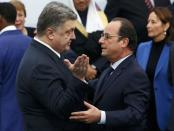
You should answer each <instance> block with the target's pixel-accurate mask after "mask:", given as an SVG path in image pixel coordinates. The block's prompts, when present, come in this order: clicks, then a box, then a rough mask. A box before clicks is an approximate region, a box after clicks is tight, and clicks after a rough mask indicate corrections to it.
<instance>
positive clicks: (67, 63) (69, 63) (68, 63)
mask: <svg viewBox="0 0 174 131" xmlns="http://www.w3.org/2000/svg"><path fill="white" fill-rule="evenodd" d="M63 62H64V64H65V65H66V66H67V67H68V68H69V69H70V70H72V66H73V65H72V64H71V62H70V61H69V60H68V59H64V61H63Z"/></svg>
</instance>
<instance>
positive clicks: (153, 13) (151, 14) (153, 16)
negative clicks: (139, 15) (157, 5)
mask: <svg viewBox="0 0 174 131" xmlns="http://www.w3.org/2000/svg"><path fill="white" fill-rule="evenodd" d="M149 19H153V20H160V19H159V18H158V16H157V15H156V14H155V12H152V13H150V15H149Z"/></svg>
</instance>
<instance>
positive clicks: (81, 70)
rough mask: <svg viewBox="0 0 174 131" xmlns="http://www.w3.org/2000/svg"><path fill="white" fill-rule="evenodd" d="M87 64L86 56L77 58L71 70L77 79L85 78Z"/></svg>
mask: <svg viewBox="0 0 174 131" xmlns="http://www.w3.org/2000/svg"><path fill="white" fill-rule="evenodd" d="M88 64H89V58H88V57H87V56H86V55H84V54H83V55H81V56H79V57H78V58H77V59H76V61H75V63H74V68H73V74H74V75H75V76H77V77H78V78H85V76H86V73H87V69H88Z"/></svg>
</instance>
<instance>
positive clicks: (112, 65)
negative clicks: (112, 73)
mask: <svg viewBox="0 0 174 131" xmlns="http://www.w3.org/2000/svg"><path fill="white" fill-rule="evenodd" d="M131 55H132V54H130V55H128V56H126V57H123V58H122V59H120V60H118V61H116V62H114V63H113V64H111V67H112V68H113V69H114V70H115V69H116V68H117V67H118V66H119V65H120V64H121V63H122V62H123V61H124V60H125V59H126V58H128V57H129V56H131Z"/></svg>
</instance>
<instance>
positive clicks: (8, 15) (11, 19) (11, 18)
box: [0, 2, 16, 24]
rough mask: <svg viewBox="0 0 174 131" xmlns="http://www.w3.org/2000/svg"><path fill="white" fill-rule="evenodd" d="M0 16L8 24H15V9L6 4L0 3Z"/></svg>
mask: <svg viewBox="0 0 174 131" xmlns="http://www.w3.org/2000/svg"><path fill="white" fill-rule="evenodd" d="M0 16H1V17H3V18H4V19H5V20H6V21H7V22H8V23H12V24H14V23H15V20H16V8H15V7H14V6H13V5H12V4H10V3H8V2H2V3H0Z"/></svg>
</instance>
